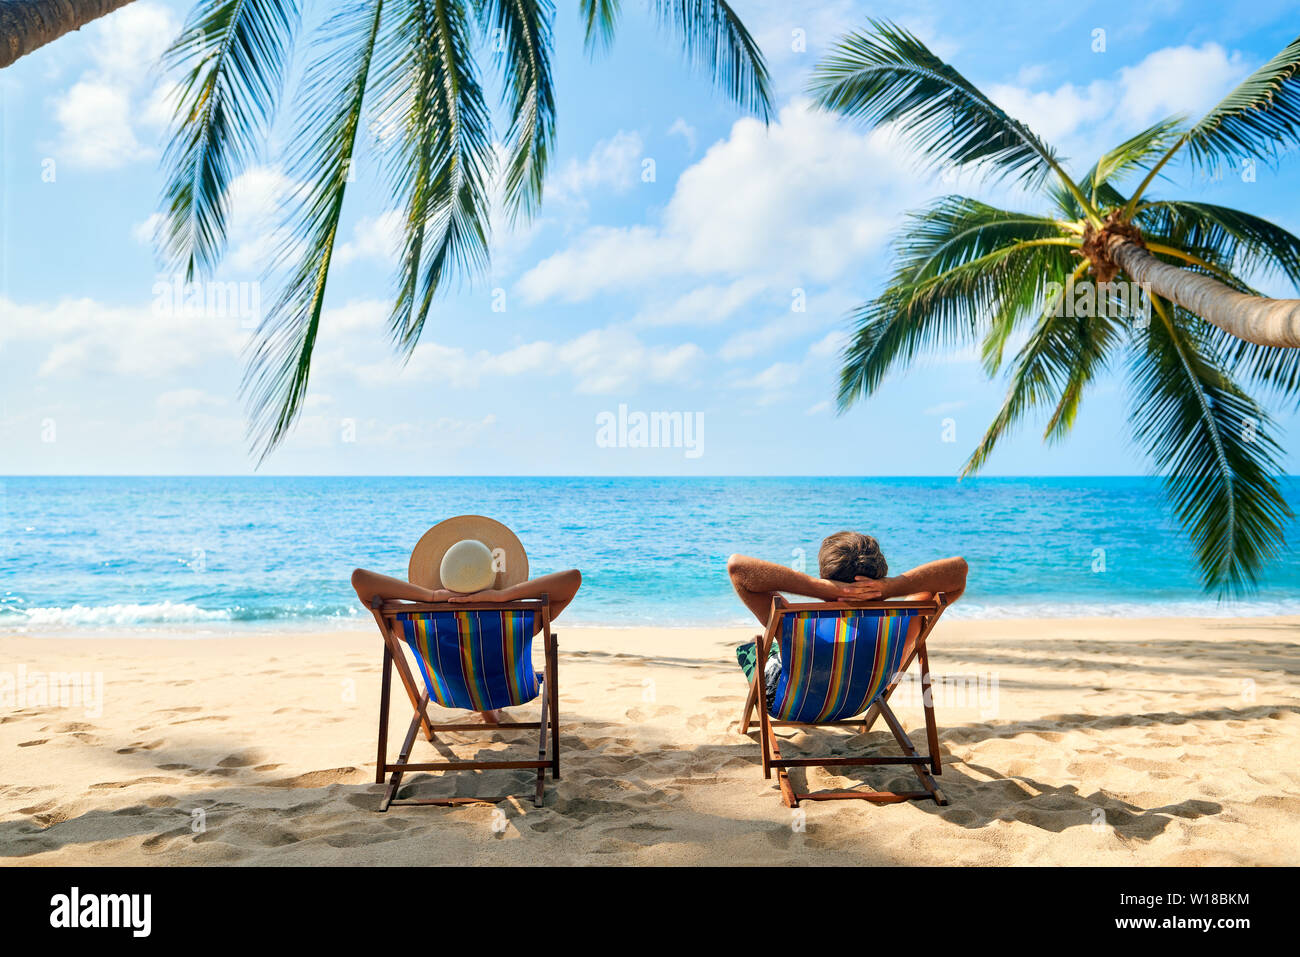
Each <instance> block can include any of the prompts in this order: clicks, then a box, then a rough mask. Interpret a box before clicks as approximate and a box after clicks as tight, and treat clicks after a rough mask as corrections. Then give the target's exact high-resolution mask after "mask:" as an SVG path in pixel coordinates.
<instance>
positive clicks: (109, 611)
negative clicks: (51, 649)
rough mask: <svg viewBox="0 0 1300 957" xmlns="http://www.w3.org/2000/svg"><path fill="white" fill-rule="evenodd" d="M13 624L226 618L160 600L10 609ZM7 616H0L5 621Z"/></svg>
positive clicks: (180, 621)
mask: <svg viewBox="0 0 1300 957" xmlns="http://www.w3.org/2000/svg"><path fill="white" fill-rule="evenodd" d="M10 611H11V612H13V618H16V619H17V621H15V622H14V624H18V625H20V626H27V627H32V626H46V627H49V626H65V627H66V626H69V625H73V626H78V627H90V628H94V627H99V626H103V625H141V624H169V623H174V624H183V623H192V622H202V621H229V620H230V618H231V615H230V612H228V611H211V610H209V609H206V608H200V607H199V606H198V605H191V604H189V603H187V602H172V601H162V602H157V603H155V604H150V605H100V606H98V607H96V606H91V605H80V604H78V605H69V606H68V607H67V608H59V607H54V608H12V609H10ZM10 620H12V619H11V618H10V615H4V616H3V617H0V624H8V623H9V621H10Z"/></svg>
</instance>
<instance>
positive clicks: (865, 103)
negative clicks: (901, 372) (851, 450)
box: [810, 21, 1300, 593]
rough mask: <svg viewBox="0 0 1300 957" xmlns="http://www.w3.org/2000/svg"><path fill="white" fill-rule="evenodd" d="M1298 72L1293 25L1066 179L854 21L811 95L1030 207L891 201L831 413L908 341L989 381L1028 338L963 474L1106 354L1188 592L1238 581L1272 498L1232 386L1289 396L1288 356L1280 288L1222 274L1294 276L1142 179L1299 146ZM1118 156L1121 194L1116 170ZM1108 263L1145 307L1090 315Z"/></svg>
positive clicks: (1269, 232) (989, 108) (1262, 450)
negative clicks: (1268, 49)
mask: <svg viewBox="0 0 1300 957" xmlns="http://www.w3.org/2000/svg"><path fill="white" fill-rule="evenodd" d="M1298 67H1300V39H1297V40H1296V41H1295V42H1293V43H1291V44H1290V45H1288V46H1287V47H1286V49H1285V50H1283V51H1282V53H1280V54H1278V56H1276V57H1274V58H1273V59H1272V60H1270V61H1269V62H1268V63H1266V64H1265V65H1264V66H1262V67H1260V68H1259V69H1258V70H1256V71H1255V72H1254V73H1253V74H1252V75H1251V76H1249V77H1248V78H1247V79H1246V80H1244V81H1243V82H1242V83H1241V84H1240V85H1239V86H1238V87H1237V88H1236V89H1235V90H1233V91H1232V92H1231V93H1229V94H1228V95H1227V96H1226V97H1225V98H1224V99H1223V101H1222V102H1220V103H1219V104H1218V105H1217V106H1215V107H1214V108H1213V109H1212V110H1210V112H1209V113H1208V114H1206V116H1205V117H1204V118H1203V119H1201V120H1200V121H1199V122H1197V123H1195V124H1192V125H1191V126H1188V125H1186V124H1185V123H1184V122H1183V121H1182V120H1181V119H1180V118H1177V117H1174V118H1170V119H1166V120H1162V121H1161V122H1159V123H1157V124H1155V125H1154V126H1152V127H1151V128H1149V129H1146V130H1143V131H1142V132H1140V133H1138V134H1137V135H1135V136H1133V137H1132V138H1131V139H1129V140H1127V141H1125V142H1123V143H1121V144H1119V145H1118V146H1116V147H1115V148H1114V149H1111V150H1109V151H1107V152H1105V153H1103V154H1102V155H1101V156H1100V157H1099V158H1098V160H1097V162H1096V163H1095V164H1094V165H1093V166H1092V168H1091V169H1089V170H1088V172H1087V173H1086V174H1085V175H1084V176H1083V177H1082V178H1080V179H1078V180H1075V179H1072V178H1071V177H1070V176H1069V175H1068V174H1067V173H1066V171H1065V170H1064V168H1063V165H1062V160H1061V159H1060V158H1059V157H1058V156H1057V154H1056V153H1055V152H1054V151H1053V150H1052V149H1051V148H1050V147H1049V146H1048V145H1047V144H1046V143H1045V142H1044V141H1043V140H1042V139H1041V138H1040V137H1038V136H1037V135H1035V134H1034V133H1033V131H1032V130H1030V129H1029V128H1028V127H1026V126H1025V125H1024V124H1023V123H1020V122H1018V121H1016V120H1014V119H1012V118H1011V117H1010V116H1008V115H1007V114H1006V113H1005V112H1004V111H1003V110H1001V109H1000V108H999V107H998V106H997V105H995V104H994V103H993V102H992V101H991V100H990V99H989V98H988V97H987V96H986V95H985V94H983V93H982V92H981V91H980V90H979V89H977V88H976V87H975V86H974V85H973V84H971V83H970V81H968V80H967V79H966V78H965V77H963V76H962V75H961V74H960V73H958V72H957V71H956V70H955V69H953V68H952V67H951V66H949V65H948V64H947V63H945V62H943V61H942V60H941V59H939V58H938V57H937V56H935V55H934V54H933V53H932V52H931V51H930V50H929V49H927V48H926V46H925V45H924V44H923V43H922V42H921V41H920V40H918V39H917V38H916V37H915V36H913V35H912V34H910V33H908V32H907V31H905V30H902V29H900V28H898V27H896V26H894V25H892V24H890V23H886V22H881V21H872V22H871V27H870V29H869V30H866V31H863V32H858V33H854V34H851V35H849V36H847V37H845V38H843V39H842V40H841V41H840V42H839V44H838V45H837V46H836V47H835V48H834V49H833V50H832V52H831V53H830V54H829V55H828V56H827V57H826V58H825V59H824V60H823V61H822V62H821V63H820V64H819V65H818V67H817V69H816V70H815V72H814V74H813V77H812V79H811V80H810V91H811V93H812V94H813V95H814V96H815V97H816V99H817V102H818V104H819V105H820V106H822V107H823V108H826V109H830V110H834V111H838V112H840V113H842V114H844V115H846V116H849V117H853V118H855V119H858V120H861V121H864V122H865V123H866V124H868V125H870V126H876V125H882V124H886V123H889V124H892V126H893V128H894V129H895V130H896V131H897V132H898V133H899V134H900V135H901V136H902V137H903V139H904V140H905V141H906V142H907V143H908V144H909V145H910V146H911V147H912V148H914V149H915V150H916V151H917V152H918V153H919V154H920V155H921V156H922V157H923V158H924V160H925V161H927V162H929V163H931V164H935V165H939V164H950V165H952V166H958V167H981V168H982V169H983V171H984V172H986V173H987V174H990V175H992V176H994V177H1009V178H1012V179H1014V180H1015V181H1018V182H1019V183H1020V184H1021V186H1022V187H1023V188H1025V189H1026V190H1029V191H1031V192H1033V193H1036V194H1037V195H1038V196H1040V197H1041V198H1042V200H1043V201H1044V204H1045V208H1043V209H1042V210H1041V211H1039V212H1012V211H1008V210H1003V209H999V208H996V207H994V206H991V205H988V204H986V203H983V202H980V201H979V200H976V199H971V198H968V197H963V196H945V197H942V198H940V199H938V200H937V201H935V202H934V203H933V204H932V205H931V206H929V207H928V208H926V209H923V210H920V211H917V212H914V213H912V214H910V215H909V217H908V222H907V224H906V226H905V227H904V228H903V229H902V231H901V233H900V235H899V237H898V239H897V241H896V251H897V261H896V263H895V266H894V270H893V273H892V275H891V277H890V279H889V282H888V285H887V286H886V288H885V290H884V291H883V292H882V293H881V294H880V295H879V296H878V297H876V298H875V299H873V300H871V301H870V302H867V303H864V304H863V305H861V306H860V307H858V308H857V309H856V310H855V311H854V312H853V314H852V316H851V318H852V321H853V324H854V331H853V335H852V337H851V339H850V342H849V344H848V345H847V346H846V349H845V352H844V355H843V364H842V368H841V374H840V388H839V396H838V398H839V406H840V409H841V411H844V410H846V409H847V408H849V407H850V406H851V405H852V404H853V403H854V402H856V401H858V400H859V399H862V398H866V397H868V396H870V395H871V394H872V393H873V392H874V391H875V390H876V389H877V388H878V387H879V385H880V383H881V381H882V380H883V378H884V376H885V375H886V373H887V372H888V371H889V370H890V369H891V368H892V367H893V366H894V365H896V364H898V363H902V362H906V361H907V360H909V359H912V358H914V357H915V356H916V355H918V354H919V353H920V352H921V351H922V350H925V349H936V348H952V347H955V346H964V345H972V344H975V343H979V345H980V347H981V352H982V358H983V363H984V366H985V369H986V371H987V372H988V374H989V375H990V376H992V375H994V374H995V373H997V372H999V370H1001V369H1002V367H1003V364H1004V351H1005V349H1006V347H1007V343H1008V342H1009V341H1010V340H1011V339H1012V338H1013V335H1023V336H1027V341H1025V343H1024V345H1023V346H1022V347H1020V349H1019V350H1018V351H1017V353H1016V355H1015V358H1014V360H1012V362H1011V369H1010V386H1009V389H1008V391H1007V395H1006V398H1005V400H1004V402H1003V404H1002V407H1001V409H1000V410H999V412H998V414H997V416H996V417H995V418H994V420H993V423H992V424H991V425H990V427H989V429H988V431H987V433H986V434H985V436H984V438H983V440H982V441H981V442H980V444H979V446H978V447H977V448H976V449H975V451H974V453H973V454H972V455H971V457H970V459H969V460H968V461H967V462H966V464H965V466H964V468H963V470H962V473H961V474H962V475H963V476H965V475H970V474H973V473H974V472H975V471H977V470H978V469H979V468H980V467H981V466H982V465H983V464H984V463H985V462H986V461H987V460H988V458H989V456H990V454H991V453H992V451H993V449H994V447H995V446H996V444H997V442H998V440H999V439H1000V438H1001V437H1002V436H1003V435H1005V434H1006V433H1007V432H1008V431H1009V430H1010V429H1011V428H1012V427H1013V426H1014V425H1015V424H1017V423H1018V422H1019V421H1020V420H1021V419H1022V418H1024V416H1025V415H1026V414H1027V413H1029V412H1030V411H1031V410H1034V409H1037V408H1041V407H1044V406H1046V407H1049V408H1050V409H1051V412H1050V415H1049V417H1048V421H1047V427H1046V431H1045V434H1044V439H1045V440H1047V441H1054V440H1058V439H1060V438H1061V437H1063V436H1064V435H1065V434H1066V433H1068V431H1069V430H1070V427H1071V426H1072V425H1073V423H1074V420H1075V416H1076V415H1077V413H1078V409H1079V405H1080V402H1081V400H1082V397H1083V394H1084V392H1085V391H1086V389H1087V387H1088V386H1089V384H1090V383H1091V382H1092V381H1093V380H1094V379H1095V378H1096V377H1097V375H1098V374H1099V373H1101V372H1102V371H1103V370H1104V369H1106V368H1107V367H1108V366H1110V365H1111V364H1113V363H1116V362H1117V361H1119V360H1124V361H1126V363H1127V366H1128V372H1129V378H1130V382H1131V386H1132V389H1131V392H1132V395H1131V403H1132V404H1131V415H1130V423H1131V426H1132V429H1133V432H1134V435H1135V437H1136V439H1137V440H1138V442H1139V443H1140V444H1141V445H1142V446H1143V447H1144V448H1145V450H1146V452H1147V453H1148V455H1150V456H1151V458H1152V459H1153V461H1154V463H1155V464H1156V466H1157V469H1158V471H1160V473H1161V474H1162V476H1163V479H1164V484H1165V487H1166V491H1167V493H1168V495H1169V497H1170V499H1171V502H1172V505H1173V509H1174V512H1175V514H1176V515H1177V516H1178V518H1179V520H1180V521H1181V522H1182V524H1183V526H1184V528H1185V529H1186V531H1187V532H1188V534H1189V535H1190V538H1191V541H1192V544H1193V546H1194V549H1195V552H1196V556H1197V560H1198V564H1199V566H1200V571H1201V577H1202V579H1203V581H1204V583H1205V585H1206V587H1207V588H1217V589H1219V591H1220V592H1221V593H1224V592H1240V591H1242V590H1244V589H1246V588H1249V587H1251V586H1253V584H1254V583H1255V581H1256V578H1257V574H1258V572H1259V570H1260V569H1261V567H1262V566H1263V564H1264V563H1265V562H1266V561H1267V560H1268V559H1269V558H1270V557H1272V556H1273V555H1275V554H1276V553H1277V552H1278V550H1279V549H1280V548H1281V547H1282V545H1283V535H1282V528H1283V525H1284V524H1285V522H1286V520H1287V519H1288V518H1289V517H1290V515H1291V512H1290V510H1289V508H1288V506H1287V503H1286V501H1285V499H1284V497H1283V495H1282V493H1281V491H1280V490H1279V486H1278V473H1279V472H1280V471H1281V469H1280V466H1279V463H1278V458H1277V456H1278V454H1279V453H1280V451H1281V450H1280V448H1279V446H1278V445H1277V443H1276V441H1275V440H1274V439H1273V438H1272V437H1271V435H1270V428H1271V423H1270V421H1269V418H1268V416H1267V415H1266V413H1265V412H1264V411H1263V409H1262V408H1261V407H1260V405H1259V403H1258V402H1256V401H1255V399H1253V398H1252V397H1251V396H1250V395H1249V394H1248V393H1247V391H1246V388H1245V387H1244V386H1243V384H1242V383H1245V384H1246V385H1248V386H1251V387H1253V388H1256V389H1262V390H1265V391H1269V392H1272V393H1275V394H1281V395H1285V396H1288V397H1290V396H1296V395H1297V394H1300V350H1295V349H1290V348H1284V347H1285V346H1291V345H1297V344H1300V337H1297V335H1296V326H1297V319H1300V310H1298V309H1297V307H1298V306H1300V303H1297V301H1295V300H1272V299H1267V298H1264V297H1261V296H1259V294H1258V293H1257V292H1256V291H1255V290H1254V289H1252V288H1251V286H1250V285H1249V284H1248V283H1247V282H1246V280H1245V279H1244V278H1242V277H1243V276H1255V275H1258V274H1260V273H1263V272H1267V271H1276V272H1280V273H1281V274H1282V275H1283V276H1285V277H1286V278H1287V279H1288V280H1290V281H1291V282H1292V283H1293V284H1295V285H1300V239H1298V238H1297V237H1296V236H1294V235H1292V234H1291V233H1290V232H1288V231H1287V230H1285V229H1283V228H1281V227H1280V226H1277V225H1276V224H1274V223H1271V222H1268V221H1267V220H1265V219H1263V218H1261V217H1258V216H1255V215H1252V214H1250V213H1246V212H1242V211H1240V210H1236V209H1229V208H1226V207H1223V206H1216V205H1212V204H1209V203H1200V202H1191V201H1186V200H1177V199H1158V198H1153V197H1150V196H1148V195H1147V192H1148V189H1149V188H1150V187H1151V185H1152V184H1153V182H1154V181H1155V177H1156V175H1157V174H1158V173H1159V172H1160V171H1161V170H1162V169H1163V168H1165V167H1166V166H1167V165H1168V164H1169V162H1170V160H1171V159H1173V158H1174V157H1175V156H1180V157H1185V158H1186V159H1187V160H1188V161H1189V162H1190V165H1191V166H1192V168H1193V169H1197V170H1206V169H1211V168H1215V166H1216V164H1219V163H1222V162H1225V161H1227V162H1234V161H1236V160H1237V159H1238V158H1239V157H1240V156H1241V155H1242V154H1243V153H1250V154H1254V155H1257V156H1264V157H1268V158H1276V157H1277V156H1278V155H1279V154H1280V153H1281V152H1282V151H1284V150H1288V149H1293V148H1295V147H1296V146H1297V145H1300V79H1298V78H1297V69H1298ZM1139 171H1142V172H1144V173H1145V175H1144V177H1143V178H1142V180H1141V182H1140V183H1139V185H1138V187H1137V188H1136V189H1135V190H1134V191H1133V192H1132V193H1131V194H1130V195H1127V196H1126V195H1124V194H1123V193H1122V192H1121V190H1120V187H1119V186H1118V185H1117V183H1122V181H1123V180H1124V178H1125V177H1126V176H1127V175H1131V174H1135V173H1137V172H1139ZM1085 273H1091V277H1092V278H1091V280H1088V279H1085V278H1084V276H1085ZM1120 276H1124V277H1127V280H1128V281H1129V282H1131V283H1138V284H1141V286H1142V287H1143V288H1144V289H1145V292H1146V294H1147V295H1148V297H1149V303H1150V306H1151V307H1153V308H1154V313H1155V315H1154V316H1153V317H1150V320H1149V321H1143V320H1142V319H1141V318H1140V317H1139V318H1138V321H1133V318H1132V317H1125V316H1123V315H1118V316H1117V315H1115V314H1114V313H1115V312H1116V310H1114V309H1113V308H1110V306H1113V304H1114V301H1115V298H1116V297H1115V296H1114V291H1115V289H1116V285H1115V283H1114V280H1116V278H1117V277H1120ZM1077 289H1078V290H1082V289H1091V290H1092V293H1093V296H1092V300H1090V301H1095V302H1096V303H1097V304H1098V306H1099V308H1097V309H1092V308H1085V309H1082V310H1076V309H1073V308H1070V306H1071V305H1072V304H1073V302H1074V301H1075V297H1076V296H1077V295H1078V292H1077V291H1076V290H1077ZM1084 305H1087V301H1085V302H1084ZM1102 307H1104V308H1102ZM1081 313H1084V314H1081ZM1091 313H1097V314H1091ZM1207 320H1208V321H1207Z"/></svg>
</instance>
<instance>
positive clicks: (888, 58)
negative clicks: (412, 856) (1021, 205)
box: [808, 20, 1085, 204]
mask: <svg viewBox="0 0 1300 957" xmlns="http://www.w3.org/2000/svg"><path fill="white" fill-rule="evenodd" d="M808 90H809V93H810V94H811V95H812V96H813V97H814V98H815V100H816V102H817V104H818V105H819V106H821V107H822V108H823V109H827V110H833V111H835V112H838V113H842V114H844V115H845V116H849V117H853V118H855V119H858V120H861V121H863V122H865V123H866V124H868V125H869V126H883V125H885V124H887V123H892V124H894V125H895V126H896V127H897V129H898V130H899V131H900V133H901V134H902V136H903V138H904V139H905V140H906V141H907V142H908V144H909V145H911V146H912V147H913V148H914V149H916V150H917V151H918V153H920V154H921V156H923V157H924V159H925V160H926V161H927V162H928V163H929V164H930V165H931V166H934V167H939V166H944V165H947V164H951V165H955V166H984V167H985V168H987V169H988V170H990V171H992V172H993V173H994V174H996V175H998V176H1011V177H1015V178H1017V179H1019V180H1020V181H1022V182H1023V183H1024V184H1025V185H1026V186H1028V187H1031V188H1033V187H1037V186H1038V185H1040V184H1041V183H1042V182H1043V181H1044V180H1045V179H1046V177H1047V176H1048V175H1049V174H1050V173H1052V172H1056V173H1057V174H1058V177H1059V178H1060V179H1061V180H1062V182H1063V183H1069V179H1068V177H1066V176H1065V173H1064V172H1063V171H1062V170H1061V168H1060V164H1059V163H1058V161H1057V158H1056V156H1055V154H1054V153H1053V152H1052V150H1051V148H1050V147H1048V145H1047V144H1046V143H1044V142H1043V141H1042V140H1041V139H1039V137H1038V136H1037V135H1035V134H1034V132H1033V131H1032V130H1030V129H1029V127H1027V126H1026V125H1025V124H1023V123H1021V122H1019V121H1018V120H1015V119H1012V117H1010V116H1009V115H1007V113H1006V112H1005V111H1004V110H1002V109H1001V108H1000V107H998V106H997V105H996V104H995V103H993V101H992V100H990V99H989V98H988V97H987V96H985V95H984V93H982V92H981V91H980V90H979V88H977V87H976V86H975V85H974V84H973V83H971V82H970V81H969V80H967V79H966V78H965V77H964V76H962V75H961V74H960V73H958V72H957V71H956V70H955V69H953V68H952V67H951V66H949V65H948V64H947V63H945V62H944V61H943V60H941V59H939V57H937V56H935V54H934V53H932V52H931V51H930V49H929V48H928V47H927V46H926V45H925V44H924V43H922V42H921V41H920V40H919V39H917V37H915V36H914V35H913V34H911V33H909V32H908V31H907V30H905V29H903V28H902V27H898V26H895V25H894V24H892V23H888V22H885V21H880V20H872V21H871V29H870V30H869V31H864V32H858V33H852V34H849V35H848V36H846V37H844V38H843V39H842V40H840V42H839V43H838V44H837V45H836V46H835V47H834V49H833V50H832V51H831V52H830V53H829V54H828V55H827V56H826V57H825V58H824V59H823V60H822V61H821V62H820V63H819V64H818V65H817V67H816V69H815V70H814V71H813V75H812V78H811V80H810V82H809V86H808ZM1071 185H1072V184H1071ZM1079 201H1080V203H1081V204H1084V203H1085V201H1084V200H1083V198H1082V197H1079Z"/></svg>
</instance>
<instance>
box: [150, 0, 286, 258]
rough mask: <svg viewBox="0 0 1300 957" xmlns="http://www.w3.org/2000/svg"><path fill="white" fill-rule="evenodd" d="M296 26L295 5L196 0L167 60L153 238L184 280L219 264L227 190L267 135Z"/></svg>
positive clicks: (248, 0)
mask: <svg viewBox="0 0 1300 957" xmlns="http://www.w3.org/2000/svg"><path fill="white" fill-rule="evenodd" d="M298 19H299V11H298V2H297V0H200V2H199V4H198V6H196V7H195V9H194V11H193V12H192V13H191V14H190V17H189V20H188V21H187V22H186V24H185V27H184V28H183V29H182V31H181V34H180V36H179V37H177V38H176V40H175V41H174V42H173V43H172V45H171V47H169V48H168V50H167V52H166V53H165V54H164V55H163V62H164V64H165V65H166V67H167V68H168V69H175V70H178V71H180V72H181V74H182V78H181V80H180V81H179V84H178V92H177V99H176V105H175V114H174V118H173V121H172V127H171V131H170V134H169V138H168V144H167V148H166V152H165V153H164V157H163V163H164V166H165V167H166V183H165V186H164V187H163V220H162V223H161V225H160V226H159V229H158V235H157V240H158V245H159V247H160V249H161V253H162V256H163V258H164V259H165V260H167V261H168V262H169V263H170V264H172V266H173V268H176V269H180V270H183V271H184V273H185V276H186V279H192V278H193V277H194V275H195V274H196V273H207V272H208V271H210V270H211V269H212V268H213V267H214V266H215V265H216V263H217V261H218V260H219V259H220V258H221V254H222V252H223V250H224V248H225V242H226V218H227V215H228V213H229V203H230V198H229V187H230V184H231V182H232V181H233V180H234V178H235V177H236V176H238V175H239V173H240V172H241V171H242V170H243V169H244V167H245V166H246V165H247V164H248V163H249V162H250V160H251V159H252V158H253V157H254V156H255V155H256V152H257V150H258V148H259V146H260V145H261V142H262V140H263V138H264V137H265V135H266V133H267V131H268V129H269V126H270V122H271V117H272V114H273V112H274V109H275V106H276V103H277V101H278V99H279V96H280V92H281V89H282V87H283V84H284V75H285V71H286V68H287V64H288V60H289V50H290V46H291V43H292V40H293V34H294V31H295V29H296V28H297V25H298Z"/></svg>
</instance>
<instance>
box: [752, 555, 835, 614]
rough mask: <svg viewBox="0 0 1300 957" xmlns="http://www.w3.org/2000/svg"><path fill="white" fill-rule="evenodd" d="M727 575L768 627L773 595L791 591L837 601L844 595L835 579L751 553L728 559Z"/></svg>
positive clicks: (796, 593)
mask: <svg viewBox="0 0 1300 957" xmlns="http://www.w3.org/2000/svg"><path fill="white" fill-rule="evenodd" d="M727 574H728V575H729V576H731V587H733V588H734V589H736V594H737V595H738V596H740V600H741V601H743V602H744V603H745V607H746V608H748V609H749V610H750V611H752V612H753V613H754V617H755V618H757V619H758V620H759V621H760V622H762V624H763V625H764V626H765V627H766V625H767V616H768V612H770V611H771V610H772V598H773V597H774V596H775V595H776V594H777V593H778V592H783V591H788V592H790V593H792V594H795V595H803V596H805V597H808V598H818V599H820V600H822V601H835V600H836V599H839V598H843V597H844V595H843V593H842V592H841V586H839V585H837V584H836V583H835V582H828V581H826V580H825V579H821V578H813V577H812V576H811V575H805V574H804V573H803V572H797V571H795V570H794V569H793V568H787V567H786V566H785V565H778V564H776V562H765V561H763V560H762V559H761V558H750V557H749V556H748V555H732V556H731V557H730V558H728V559H727Z"/></svg>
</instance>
